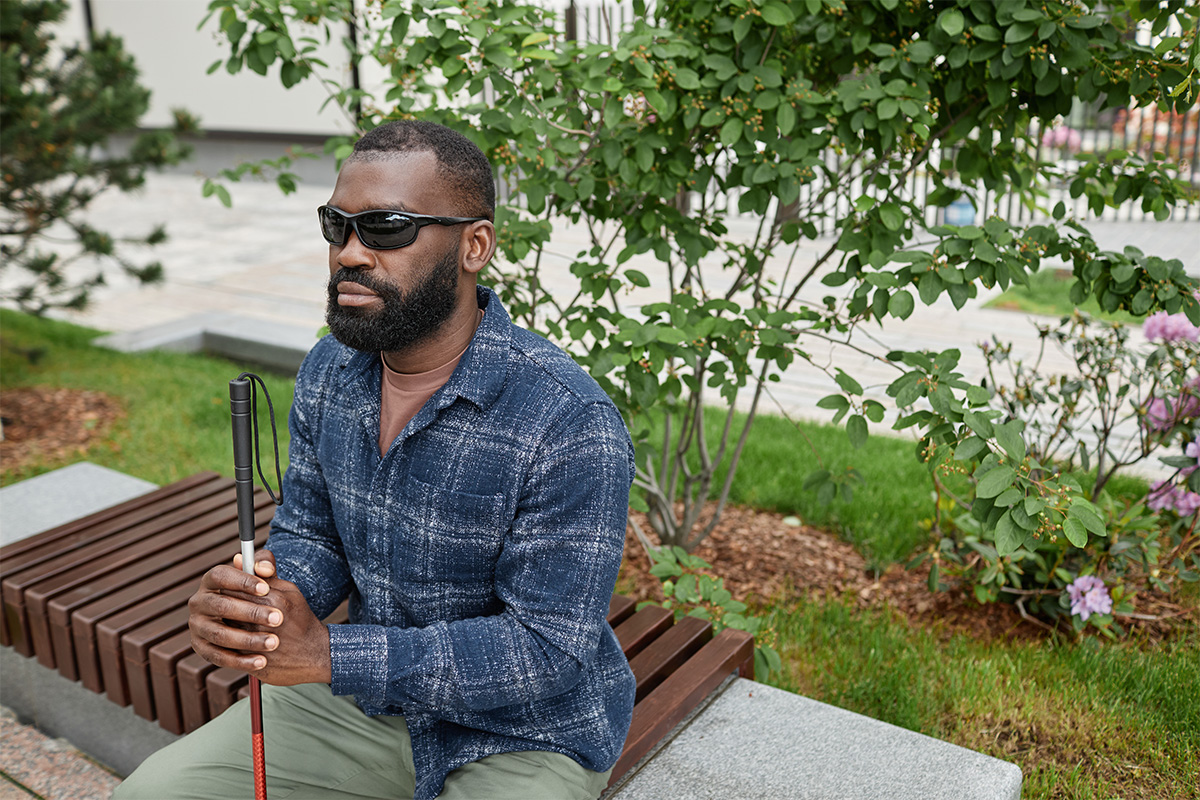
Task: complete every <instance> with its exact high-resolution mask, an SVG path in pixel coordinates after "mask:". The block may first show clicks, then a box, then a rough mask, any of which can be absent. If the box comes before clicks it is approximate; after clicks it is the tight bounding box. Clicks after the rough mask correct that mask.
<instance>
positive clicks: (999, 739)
mask: <svg viewBox="0 0 1200 800" xmlns="http://www.w3.org/2000/svg"><path fill="white" fill-rule="evenodd" d="M769 619H770V621H771V623H772V624H773V626H774V627H775V629H776V630H777V631H778V633H779V637H780V642H781V647H780V650H781V655H782V656H783V659H784V664H785V667H784V670H783V672H782V674H780V675H778V676H775V677H774V678H773V679H772V681H771V682H772V683H773V684H775V685H777V686H779V687H780V688H782V689H786V690H789V691H794V692H799V693H800V694H803V695H806V696H809V697H812V698H814V699H818V700H822V701H824V702H827V703H830V704H832V705H836V706H839V707H842V708H846V709H849V710H851V711H856V712H858V713H861V714H864V715H866V716H869V717H873V718H876V719H881V720H883V721H885V722H890V723H892V724H894V725H898V726H900V727H903V728H908V729H910V730H914V731H919V732H921V733H925V734H927V735H930V736H935V737H937V738H939V739H944V740H946V741H950V742H954V743H955V744H959V745H962V746H964V747H968V748H971V749H973V750H978V751H980V752H983V753H987V754H989V755H992V756H995V757H997V758H1003V759H1006V760H1009V761H1013V762H1015V763H1016V764H1018V765H1019V766H1021V768H1022V771H1023V772H1024V778H1025V782H1024V791H1023V794H1022V796H1023V797H1025V798H1027V800H1031V799H1032V798H1180V799H1181V800H1182V798H1194V797H1195V796H1196V795H1195V794H1194V792H1195V791H1196V786H1197V784H1196V776H1197V774H1200V773H1198V770H1200V633H1197V632H1196V631H1192V632H1191V634H1190V635H1186V636H1182V637H1180V638H1178V639H1176V640H1174V641H1172V642H1169V643H1167V644H1165V645H1162V646H1160V647H1159V648H1158V649H1156V650H1153V651H1145V650H1140V649H1138V648H1137V647H1136V646H1135V645H1132V644H1126V645H1123V646H1113V645H1104V644H1100V643H1098V642H1097V640H1094V639H1090V640H1084V641H1083V642H1082V643H1080V644H1068V643H1065V642H1058V643H1054V642H1040V643H1039V642H1026V641H1021V640H1006V641H1000V642H980V641H978V640H976V639H973V638H970V637H967V636H964V635H962V634H947V633H945V632H943V631H939V630H926V629H921V628H915V627H912V626H910V625H909V624H908V623H906V622H905V621H904V620H902V619H899V618H898V617H897V616H896V615H894V614H892V613H889V612H887V611H862V610H858V609H857V608H854V607H853V606H852V605H847V604H844V603H842V602H840V601H838V600H835V599H829V600H826V601H824V602H800V603H796V604H792V605H788V606H782V607H778V608H776V609H774V610H773V611H772V612H770V617H769Z"/></svg>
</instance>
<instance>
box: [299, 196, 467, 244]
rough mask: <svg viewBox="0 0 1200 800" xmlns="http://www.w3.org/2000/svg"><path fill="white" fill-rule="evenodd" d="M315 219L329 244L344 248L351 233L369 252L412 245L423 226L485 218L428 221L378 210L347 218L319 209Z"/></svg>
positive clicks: (342, 213)
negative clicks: (352, 232) (319, 222)
mask: <svg viewBox="0 0 1200 800" xmlns="http://www.w3.org/2000/svg"><path fill="white" fill-rule="evenodd" d="M317 219H319V220H320V221H321V235H322V236H324V237H325V241H327V242H329V243H330V244H335V245H338V246H339V247H340V246H341V245H344V244H345V243H346V237H347V236H348V235H349V231H350V230H353V231H354V235H355V236H357V237H358V240H359V241H360V242H362V243H363V245H365V246H366V247H369V248H371V249H372V250H395V249H396V248H397V247H407V246H408V245H410V244H412V243H413V242H415V241H416V240H417V233H418V232H420V230H421V228H424V227H425V226H426V225H460V224H462V223H464V222H479V221H480V220H485V219H487V217H432V216H429V215H428V214H410V213H409V212H407V211H386V210H382V209H372V210H370V211H360V212H359V213H357V214H347V213H346V212H345V211H342V210H341V209H340V208H335V207H334V206H321V207H320V208H318V209H317Z"/></svg>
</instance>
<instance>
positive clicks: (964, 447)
mask: <svg viewBox="0 0 1200 800" xmlns="http://www.w3.org/2000/svg"><path fill="white" fill-rule="evenodd" d="M987 449H988V446H987V442H985V441H984V440H983V439H980V438H979V437H978V436H971V437H968V438H966V439H963V440H962V442H960V443H959V445H958V447H956V448H954V460H955V461H973V460H974V459H975V457H976V456H978V455H979V454H981V453H984V452H987Z"/></svg>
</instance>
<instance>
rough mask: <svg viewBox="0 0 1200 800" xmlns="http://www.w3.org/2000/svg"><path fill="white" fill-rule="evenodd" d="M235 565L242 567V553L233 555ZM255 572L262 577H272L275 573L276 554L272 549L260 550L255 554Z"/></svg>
mask: <svg viewBox="0 0 1200 800" xmlns="http://www.w3.org/2000/svg"><path fill="white" fill-rule="evenodd" d="M233 566H235V567H237V568H238V569H241V568H242V555H241V553H239V554H237V555H235V556H234V557H233ZM254 574H255V575H258V576H259V577H260V578H271V577H274V575H275V554H274V553H272V552H271V551H270V550H259V551H258V552H256V553H255V554H254Z"/></svg>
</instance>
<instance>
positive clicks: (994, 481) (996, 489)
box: [975, 466, 1017, 498]
mask: <svg viewBox="0 0 1200 800" xmlns="http://www.w3.org/2000/svg"><path fill="white" fill-rule="evenodd" d="M1016 476H1017V473H1015V472H1013V470H1012V468H1011V467H1005V466H1000V467H996V468H995V469H992V470H989V471H988V473H987V474H986V475H984V476H983V477H982V478H980V479H979V485H978V486H976V487H975V495H976V496H977V497H985V498H986V497H997V496H999V494H1000V493H1001V492H1003V491H1004V490H1005V489H1007V488H1008V487H1010V486H1012V482H1013V478H1015V477H1016Z"/></svg>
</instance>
